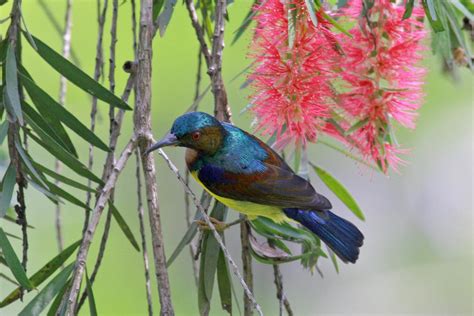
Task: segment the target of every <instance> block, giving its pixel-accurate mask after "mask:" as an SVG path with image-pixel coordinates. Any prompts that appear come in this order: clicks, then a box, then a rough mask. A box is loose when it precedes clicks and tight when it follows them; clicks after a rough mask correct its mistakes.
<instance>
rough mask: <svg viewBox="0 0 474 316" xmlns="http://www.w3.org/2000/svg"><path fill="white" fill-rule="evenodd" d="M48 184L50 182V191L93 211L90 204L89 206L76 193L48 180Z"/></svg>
mask: <svg viewBox="0 0 474 316" xmlns="http://www.w3.org/2000/svg"><path fill="white" fill-rule="evenodd" d="M47 184H48V187H49V191H50V192H51V193H52V194H55V195H57V196H59V197H62V198H63V199H65V200H66V201H69V202H71V203H72V204H74V205H77V206H79V207H81V208H83V209H85V210H86V211H92V209H91V208H90V207H89V206H87V204H86V203H84V202H82V201H81V200H79V199H78V198H76V197H75V196H74V195H72V194H70V193H69V192H67V191H65V190H63V189H61V188H60V187H58V186H57V185H55V184H54V183H52V182H49V181H47Z"/></svg>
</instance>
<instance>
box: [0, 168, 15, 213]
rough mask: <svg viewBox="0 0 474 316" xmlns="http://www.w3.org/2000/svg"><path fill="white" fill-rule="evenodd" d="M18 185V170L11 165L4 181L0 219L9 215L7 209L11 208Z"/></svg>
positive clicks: (0, 199)
mask: <svg viewBox="0 0 474 316" xmlns="http://www.w3.org/2000/svg"><path fill="white" fill-rule="evenodd" d="M15 184H16V170H15V166H13V164H11V163H10V165H9V166H8V168H7V170H6V171H5V175H4V176H3V180H2V192H1V196H0V217H4V216H5V214H7V209H8V208H9V207H10V202H11V200H12V196H13V189H14V188H15Z"/></svg>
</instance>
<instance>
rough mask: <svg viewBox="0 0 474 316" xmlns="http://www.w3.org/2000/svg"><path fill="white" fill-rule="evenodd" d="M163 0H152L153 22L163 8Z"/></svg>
mask: <svg viewBox="0 0 474 316" xmlns="http://www.w3.org/2000/svg"><path fill="white" fill-rule="evenodd" d="M164 2H165V1H164V0H153V23H155V22H156V19H157V18H158V15H159V14H160V12H161V9H162V8H163V3H164Z"/></svg>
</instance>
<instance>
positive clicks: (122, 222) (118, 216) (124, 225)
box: [109, 201, 140, 251]
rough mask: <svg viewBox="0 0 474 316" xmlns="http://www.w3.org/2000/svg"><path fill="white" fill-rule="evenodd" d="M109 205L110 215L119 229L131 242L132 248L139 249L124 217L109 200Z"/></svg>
mask: <svg viewBox="0 0 474 316" xmlns="http://www.w3.org/2000/svg"><path fill="white" fill-rule="evenodd" d="M109 207H110V210H111V211H112V216H113V217H114V219H115V221H116V222H117V224H118V225H119V227H120V230H121V231H122V232H123V234H124V235H125V237H126V238H127V239H128V241H130V243H131V244H132V246H133V248H135V249H136V250H137V251H140V247H139V246H138V243H137V240H136V238H135V236H134V235H133V233H132V230H131V229H130V226H128V224H127V222H126V221H125V219H123V217H122V215H121V214H120V213H119V211H118V210H117V208H116V207H115V205H114V204H113V203H111V202H110V201H109Z"/></svg>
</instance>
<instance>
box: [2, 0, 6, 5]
mask: <svg viewBox="0 0 474 316" xmlns="http://www.w3.org/2000/svg"><path fill="white" fill-rule="evenodd" d="M7 2H8V0H0V5H4V4H5V3H7Z"/></svg>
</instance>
